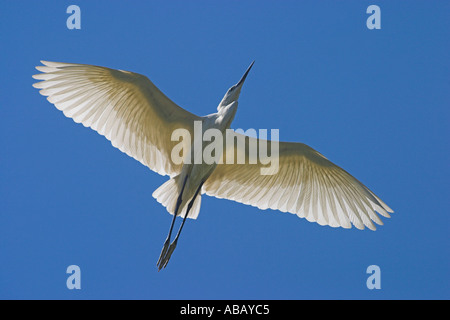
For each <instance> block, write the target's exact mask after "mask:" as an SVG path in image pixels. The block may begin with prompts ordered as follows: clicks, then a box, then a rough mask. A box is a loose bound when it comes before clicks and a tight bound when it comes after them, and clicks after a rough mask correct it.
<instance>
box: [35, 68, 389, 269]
mask: <svg viewBox="0 0 450 320" xmlns="http://www.w3.org/2000/svg"><path fill="white" fill-rule="evenodd" d="M43 64H44V66H39V67H36V68H37V69H38V70H39V71H41V72H42V73H41V74H38V75H35V76H33V77H34V78H35V79H38V80H43V81H41V82H38V83H35V84H34V85H33V86H34V87H36V88H39V89H41V91H40V93H41V94H42V95H45V96H48V98H47V99H48V100H49V101H50V102H51V103H53V104H54V105H55V106H56V107H57V108H58V109H60V110H62V111H63V112H64V114H65V115H66V116H67V117H70V118H72V119H73V120H74V121H75V122H78V123H82V124H83V125H84V126H86V127H90V128H92V129H94V130H96V131H97V132H98V133H100V134H102V135H104V136H105V137H106V138H107V139H109V140H110V141H111V143H112V145H113V146H115V147H117V148H118V149H120V150H121V151H123V152H125V153H127V154H128V155H130V156H131V157H133V158H135V159H137V160H138V161H140V162H141V163H143V164H144V165H146V166H148V167H149V168H150V169H152V170H153V171H155V172H158V173H160V174H162V175H169V177H170V179H169V180H168V181H167V182H165V183H164V184H163V185H161V186H160V187H159V188H158V189H157V190H156V191H155V192H154V193H153V196H154V197H155V198H156V199H157V201H158V202H160V203H161V204H162V205H164V206H165V207H166V209H167V211H169V212H170V213H172V214H173V215H174V217H173V219H172V224H171V227H170V231H169V235H168V237H167V240H166V242H165V244H164V247H163V250H162V252H161V256H160V259H159V260H158V267H159V269H161V268H163V267H165V266H166V265H167V263H168V261H169V259H170V257H171V255H172V253H173V250H174V249H175V247H176V244H177V240H178V237H179V235H180V231H181V229H182V227H183V225H184V222H185V220H186V218H194V219H195V218H197V216H198V213H199V211H200V206H201V195H202V194H207V195H210V196H215V197H218V198H226V199H230V200H234V201H238V202H241V203H244V204H249V205H252V206H256V207H258V208H260V209H267V208H271V209H276V210H280V211H283V212H291V213H294V214H296V215H298V216H299V217H303V218H306V219H307V220H309V221H315V222H318V223H319V224H321V225H330V226H333V227H339V226H340V227H344V228H350V227H351V225H352V224H353V225H355V226H356V227H357V228H359V229H363V228H364V226H367V227H369V228H370V229H375V226H374V224H373V222H372V221H374V222H376V223H378V224H382V221H381V220H380V219H379V217H378V215H377V212H378V213H379V214H381V215H383V216H385V217H389V214H388V212H393V211H392V210H391V209H390V208H389V207H388V206H387V205H386V204H385V203H384V202H383V201H381V199H379V198H378V197H377V196H376V195H375V194H374V193H373V192H371V191H370V190H369V189H368V188H367V187H365V186H364V185H363V184H362V183H360V182H359V181H358V180H356V179H355V178H354V177H352V176H351V175H350V174H349V173H347V172H346V171H344V170H343V169H341V168H339V167H338V166H336V165H334V164H333V163H331V162H330V161H329V160H328V159H326V158H325V157H324V156H322V155H321V154H320V153H319V152H317V151H315V150H314V149H312V148H310V147H308V146H307V145H305V144H302V143H292V142H280V143H279V144H277V149H274V148H272V149H271V152H272V153H274V152H275V151H277V154H276V163H277V168H276V170H275V171H273V170H272V171H270V173H266V174H262V173H261V172H262V169H263V168H265V163H262V161H256V162H250V161H249V160H251V159H253V158H254V157H255V155H254V154H252V152H251V148H250V146H252V145H258V146H259V144H260V143H261V142H263V141H262V140H261V139H258V138H253V137H247V136H242V135H239V134H236V135H235V137H236V138H237V139H242V140H241V141H244V143H241V144H228V143H225V141H223V142H224V143H223V147H222V148H220V150H219V151H218V152H216V154H215V157H217V159H219V158H222V159H224V158H225V157H227V156H228V155H230V154H231V155H233V156H232V157H234V155H236V154H239V153H240V152H241V153H242V154H244V155H245V159H246V160H247V162H245V163H240V162H235V163H228V162H218V161H215V162H212V163H211V162H208V161H205V160H204V159H202V155H203V153H204V151H205V149H206V148H208V146H210V145H211V143H212V141H211V140H210V142H206V143H205V141H203V140H202V138H203V134H204V133H205V132H206V131H208V130H216V131H215V132H219V133H220V134H222V136H224V137H225V136H226V134H225V132H226V130H227V129H228V128H230V125H231V122H232V121H233V119H234V117H235V115H236V111H237V106H238V98H239V95H240V91H241V89H242V85H243V83H244V81H245V79H246V77H247V75H248V72H249V71H250V69H251V67H252V65H253V63H252V65H250V67H249V68H248V69H247V71H246V73H245V74H244V76H243V77H242V79H241V80H240V81H239V82H238V83H237V84H236V85H234V86H232V87H231V88H230V89H229V90H228V91H227V93H226V94H225V96H224V98H223V99H222V101H221V102H220V103H219V106H218V108H217V113H213V114H210V115H207V116H204V117H198V116H196V115H194V114H192V113H190V112H188V111H186V110H184V109H182V108H180V107H179V106H177V105H176V104H175V103H173V102H172V101H171V100H170V99H169V98H167V97H166V96H165V95H164V94H163V93H162V92H161V91H160V90H159V89H158V88H157V87H156V86H155V85H154V84H153V83H152V82H151V81H150V80H149V79H148V78H146V77H145V76H142V75H140V74H137V73H133V72H128V71H121V70H114V69H109V68H104V67H98V66H91V65H82V64H69V63H58V62H45V61H43ZM196 124H200V125H201V132H200V134H199V132H196ZM176 130H183V132H184V133H187V134H189V135H190V136H191V137H193V139H191V140H188V141H189V143H187V144H186V145H184V147H185V148H183V159H184V161H181V162H179V161H175V160H174V154H173V150H175V148H176V147H177V144H179V142H177V141H176V139H175V140H174V139H173V133H174V132H175V131H176ZM198 143H200V147H199V144H198ZM269 149H270V146H269ZM197 159H202V160H201V161H196V160H197ZM176 216H182V217H183V222H182V224H181V227H180V229H179V231H178V233H177V235H176V237H175V240H174V241H173V242H172V243H170V238H171V233H172V229H173V226H174V222H175V218H176Z"/></svg>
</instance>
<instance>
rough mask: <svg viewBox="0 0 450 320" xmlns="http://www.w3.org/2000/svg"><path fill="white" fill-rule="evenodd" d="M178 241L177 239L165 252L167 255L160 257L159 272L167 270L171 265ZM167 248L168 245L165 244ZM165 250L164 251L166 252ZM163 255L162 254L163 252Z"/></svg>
mask: <svg viewBox="0 0 450 320" xmlns="http://www.w3.org/2000/svg"><path fill="white" fill-rule="evenodd" d="M177 240H178V239H175V240H174V241H173V242H172V243H171V244H170V246H169V248H168V249H166V250H165V254H164V256H162V257H161V256H160V257H159V260H158V263H157V265H158V271H159V270H161V269H163V268H165V267H166V266H167V264H168V263H169V260H170V257H171V256H172V253H173V251H174V250H175V248H176V247H177ZM165 247H166V244H164V248H165ZM164 248H163V250H164ZM161 255H162V252H161Z"/></svg>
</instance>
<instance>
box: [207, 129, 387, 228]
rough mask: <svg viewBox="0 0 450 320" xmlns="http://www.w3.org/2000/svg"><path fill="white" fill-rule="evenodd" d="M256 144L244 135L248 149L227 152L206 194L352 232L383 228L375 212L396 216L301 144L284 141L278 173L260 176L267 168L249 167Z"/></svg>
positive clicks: (241, 147) (240, 146)
mask: <svg viewBox="0 0 450 320" xmlns="http://www.w3.org/2000/svg"><path fill="white" fill-rule="evenodd" d="M236 134H237V136H238V137H239V136H240V137H241V138H242V135H239V134H238V133H236ZM255 142H257V143H259V142H260V141H259V140H257V141H255V138H251V137H247V136H245V144H237V143H235V144H233V146H232V147H231V148H232V149H233V150H230V149H226V151H225V153H224V161H223V162H224V164H219V165H218V166H217V168H216V169H215V171H214V172H213V173H212V175H211V176H210V177H209V178H208V180H206V182H205V184H204V186H203V192H204V193H206V194H207V195H210V196H214V197H217V198H226V199H229V200H234V201H237V202H241V203H244V204H248V205H252V206H255V207H258V208H260V209H263V210H264V209H268V208H270V209H274V210H275V209H276V210H280V211H283V212H290V213H294V214H296V215H298V216H299V217H301V218H306V219H307V220H308V221H314V222H317V223H319V224H321V225H330V226H332V227H344V228H350V227H351V225H352V224H353V225H355V226H356V227H357V228H358V229H364V226H367V227H368V228H370V229H372V230H375V226H374V224H373V223H372V221H374V222H376V223H377V224H380V225H381V224H383V223H382V221H381V220H380V218H379V217H378V215H377V213H376V212H378V213H379V214H381V215H383V216H385V217H389V214H388V212H393V211H392V210H391V209H390V208H389V207H388V206H387V205H386V204H385V203H384V202H383V201H381V200H380V199H379V198H378V197H377V196H376V195H375V194H374V193H373V192H372V191H370V190H369V189H368V188H367V187H365V186H364V185H363V184H362V183H361V182H359V181H358V180H356V179H355V178H354V177H352V176H351V175H350V174H349V173H347V172H346V171H345V170H343V169H341V168H340V167H338V166H337V165H335V164H333V163H332V162H330V161H329V160H327V159H326V158H325V157H324V156H322V155H321V154H320V153H319V152H317V151H315V150H314V149H312V148H310V147H308V146H307V145H305V144H302V143H290V142H280V143H279V156H278V158H277V160H278V172H277V173H276V174H273V175H261V168H264V167H267V166H265V165H263V164H262V163H261V161H257V163H256V164H250V163H249V159H252V158H253V159H254V158H255V155H254V154H253V155H252V154H249V150H250V149H251V148H250V147H249V145H251V144H252V143H255ZM268 149H269V150H270V143H268ZM229 152H233V156H234V157H236V155H237V154H238V153H239V152H243V153H242V154H245V157H246V163H245V164H226V160H225V158H226V153H229ZM269 154H270V153H269ZM274 160H275V158H274ZM235 163H236V162H235Z"/></svg>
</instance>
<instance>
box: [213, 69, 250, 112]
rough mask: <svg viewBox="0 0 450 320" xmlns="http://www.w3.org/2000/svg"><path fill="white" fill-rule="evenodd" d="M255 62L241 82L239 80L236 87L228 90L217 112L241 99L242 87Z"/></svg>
mask: <svg viewBox="0 0 450 320" xmlns="http://www.w3.org/2000/svg"><path fill="white" fill-rule="evenodd" d="M254 63H255V61H253V62H252V63H251V64H250V66H249V67H248V68H247V71H245V73H244V75H243V76H242V78H241V80H239V82H238V83H236V84H235V85H234V86H232V87H231V88H230V89H228V91H227V93H225V95H224V97H223V99H222V101H221V102H220V104H219V106H218V107H217V110H218V111H220V109H221V108H223V107H225V106H227V105H229V104H230V103H232V102H234V101H237V100H238V99H239V95H240V94H241V89H242V86H243V85H244V81H245V78H247V75H248V73H249V72H250V69H251V68H252V66H253V64H254Z"/></svg>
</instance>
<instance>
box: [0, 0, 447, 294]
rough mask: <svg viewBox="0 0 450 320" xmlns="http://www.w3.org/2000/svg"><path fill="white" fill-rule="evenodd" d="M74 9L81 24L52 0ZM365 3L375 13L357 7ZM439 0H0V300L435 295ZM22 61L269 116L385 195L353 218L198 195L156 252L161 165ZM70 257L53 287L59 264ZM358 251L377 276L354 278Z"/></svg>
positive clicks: (441, 172) (443, 288) (440, 210)
mask: <svg viewBox="0 0 450 320" xmlns="http://www.w3.org/2000/svg"><path fill="white" fill-rule="evenodd" d="M71 4H76V5H79V6H80V8H81V30H69V29H67V27H66V19H67V18H68V16H69V15H68V14H67V13H66V8H67V7H68V6H69V5H71ZM371 4H376V5H378V6H379V7H380V8H381V29H380V30H369V29H368V28H367V27H366V19H367V18H368V17H369V15H368V14H366V9H367V7H368V6H369V5H371ZM449 10H450V3H449V2H448V1H283V2H279V1H249V0H246V1H148V2H147V1H133V2H132V3H130V2H126V1H58V2H55V1H39V2H38V1H7V2H4V3H3V4H2V6H1V9H0V30H1V31H0V41H1V45H2V49H1V57H2V59H1V61H2V62H1V67H2V74H1V77H0V81H1V88H2V91H1V92H2V94H1V95H0V122H1V125H0V141H1V145H2V150H1V153H0V161H1V162H0V163H1V166H0V298H3V299H5V298H8V299H430V298H434V299H436V298H437V299H448V298H450V276H449V270H450V263H449V223H450V218H449V216H450V215H449V213H450V212H449V205H450V203H449V198H448V197H449V182H448V181H449V178H450V177H449V165H448V163H449V160H450V159H449V158H450V157H449V155H450V154H449V147H450V144H449V136H450V135H449V133H450V132H449V119H450V118H449V116H450V113H449V102H450V90H449V89H450V78H449V71H450V70H449V67H450V65H449V64H450V54H449V52H450V50H449V49H450V48H449V39H450V28H449V19H448V12H449ZM39 60H50V61H62V62H75V63H87V64H95V65H102V66H107V67H111V68H117V69H124V70H130V71H134V72H139V73H142V74H145V75H146V76H148V77H149V78H150V79H151V80H152V81H153V82H154V83H155V84H156V85H157V86H158V87H159V88H160V89H161V90H162V91H163V92H164V93H165V94H167V95H168V96H169V97H170V98H171V99H172V100H173V101H175V102H176V103H177V104H179V105H180V106H182V107H184V108H186V109H188V110H190V111H191V112H194V113H196V114H198V115H205V114H209V113H212V112H214V111H215V108H216V106H217V104H218V103H219V101H220V99H221V98H222V96H223V94H224V93H225V91H226V90H227V89H228V88H229V87H230V86H231V85H233V84H235V83H236V82H237V81H238V80H239V79H240V77H241V76H242V74H243V72H244V71H245V69H246V68H247V66H248V65H249V64H250V62H251V61H253V60H256V62H255V65H254V67H253V69H252V70H251V73H250V74H249V76H248V78H247V80H246V84H245V86H244V88H243V91H242V94H241V98H240V103H239V109H238V112H237V115H236V118H235V121H234V123H233V125H232V127H233V128H243V129H248V128H255V129H271V128H274V129H280V139H281V140H287V141H301V142H303V143H306V144H308V145H310V146H311V147H313V148H315V149H317V150H319V151H320V152H321V153H323V154H324V155H325V156H326V157H328V158H329V159H330V160H332V161H333V162H335V163H336V164H338V165H339V166H341V167H343V168H344V169H345V170H347V171H349V172H350V173H351V174H352V175H354V176H355V177H356V178H358V179H359V180H361V181H362V182H363V183H364V184H366V185H367V186H368V187H369V188H370V189H372V190H373V191H374V192H375V193H376V194H377V195H378V196H380V197H381V198H382V199H383V200H384V201H385V202H386V203H387V204H388V205H389V206H390V207H392V208H393V209H394V210H395V213H394V214H393V215H392V218H391V219H383V221H384V223H385V225H384V226H381V227H379V228H378V229H377V231H375V232H372V231H369V230H367V229H366V230H364V231H359V230H357V229H355V228H353V229H351V230H344V229H341V228H338V229H334V228H331V227H323V226H319V225H318V224H315V223H310V222H307V221H306V220H305V219H299V218H297V217H296V216H294V215H291V214H288V213H281V212H276V211H271V210H266V211H261V210H258V209H256V208H254V207H250V206H245V205H242V204H238V203H235V202H231V201H226V200H219V199H215V198H209V197H206V196H204V197H203V202H202V208H201V212H200V216H199V218H198V219H197V220H196V221H192V220H190V221H187V223H186V225H185V227H184V229H183V233H182V235H181V238H180V241H179V243H178V247H177V250H176V251H175V253H174V255H173V257H172V259H171V261H170V263H169V265H168V267H167V268H166V269H165V270H163V271H161V272H157V268H156V261H157V258H158V256H159V253H160V250H161V247H162V244H163V242H164V240H165V237H166V235H167V231H168V228H169V225H170V221H171V216H170V215H169V214H168V213H167V212H166V211H165V209H164V208H163V207H162V206H160V205H159V204H158V203H157V202H156V201H155V200H154V199H153V198H152V197H151V194H152V192H153V191H154V190H155V189H156V188H157V187H158V186H159V185H161V184H162V183H163V182H165V181H166V179H167V178H166V177H162V176H159V175H158V174H156V173H153V172H151V171H150V170H148V169H147V168H146V167H144V166H143V165H141V164H140V163H139V162H137V161H135V160H134V159H132V158H129V157H128V156H126V155H125V154H123V153H121V152H120V151H118V150H116V149H115V148H113V147H112V146H111V144H110V143H109V142H108V141H107V140H106V139H105V138H104V137H102V136H100V135H98V134H97V133H95V132H94V131H91V130H89V129H86V128H84V127H83V126H81V125H77V124H75V123H74V122H73V121H72V120H70V119H67V118H65V117H64V116H63V114H62V113H61V112H59V111H58V110H57V109H56V108H54V107H53V106H52V105H51V104H50V103H48V102H47V101H46V100H45V99H44V98H43V97H42V96H41V95H39V93H38V91H37V90H36V89H34V88H33V87H32V86H31V85H32V83H33V82H34V80H33V79H32V78H31V75H33V74H35V73H37V71H36V70H35V69H34V66H36V65H38V64H39ZM73 264H74V265H78V266H79V267H80V268H81V286H82V288H81V290H68V289H67V287H66V279H67V277H68V276H69V275H68V274H66V268H67V267H68V266H69V265H73ZM370 265H378V266H379V267H380V269H381V289H379V290H369V289H368V288H367V287H366V280H367V278H368V276H369V275H368V274H367V273H366V269H367V267H368V266H370Z"/></svg>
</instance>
